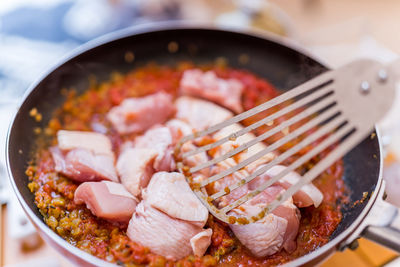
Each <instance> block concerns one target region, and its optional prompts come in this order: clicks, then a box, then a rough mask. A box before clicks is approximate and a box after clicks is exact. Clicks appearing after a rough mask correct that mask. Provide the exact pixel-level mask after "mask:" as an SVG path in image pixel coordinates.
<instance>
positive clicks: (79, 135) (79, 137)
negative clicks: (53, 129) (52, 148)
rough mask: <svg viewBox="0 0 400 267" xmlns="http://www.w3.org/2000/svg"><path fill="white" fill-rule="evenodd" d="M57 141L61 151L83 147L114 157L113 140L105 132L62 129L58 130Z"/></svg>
mask: <svg viewBox="0 0 400 267" xmlns="http://www.w3.org/2000/svg"><path fill="white" fill-rule="evenodd" d="M57 141H58V147H59V148H60V149H61V151H69V150H72V149H75V148H83V149H86V150H89V151H91V152H93V153H95V154H97V155H98V154H103V155H108V156H110V157H114V153H113V151H112V145H111V141H110V139H108V137H107V136H105V135H104V134H100V133H95V132H83V131H65V130H60V131H58V132H57Z"/></svg>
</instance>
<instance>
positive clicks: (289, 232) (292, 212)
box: [249, 185, 301, 253]
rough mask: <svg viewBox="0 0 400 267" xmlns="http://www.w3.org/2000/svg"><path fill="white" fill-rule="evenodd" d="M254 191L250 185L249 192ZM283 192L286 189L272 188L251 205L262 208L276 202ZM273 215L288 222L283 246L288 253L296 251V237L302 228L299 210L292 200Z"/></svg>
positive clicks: (257, 197)
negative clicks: (300, 227)
mask: <svg viewBox="0 0 400 267" xmlns="http://www.w3.org/2000/svg"><path fill="white" fill-rule="evenodd" d="M254 189H255V188H253V187H252V185H249V190H254ZM283 191H284V188H283V187H282V186H280V185H273V186H270V187H268V188H266V189H265V190H264V191H263V192H261V193H260V194H258V195H257V196H256V197H255V198H253V199H252V200H250V201H249V205H260V207H262V206H264V205H265V204H267V203H270V202H272V201H273V200H275V199H276V197H277V196H278V195H279V194H281V193H283ZM271 213H272V214H274V215H276V216H278V217H280V218H283V219H285V220H286V221H287V225H286V229H285V234H284V236H283V244H282V245H283V248H284V249H285V250H286V251H287V252H289V253H290V252H293V251H294V250H295V249H296V236H297V233H298V231H299V226H300V217H301V215H300V211H299V209H298V208H297V207H296V206H295V205H294V204H293V200H292V199H291V198H290V199H288V200H287V201H285V202H284V203H283V204H282V205H280V206H279V207H277V208H276V209H274V210H273V211H272V212H271Z"/></svg>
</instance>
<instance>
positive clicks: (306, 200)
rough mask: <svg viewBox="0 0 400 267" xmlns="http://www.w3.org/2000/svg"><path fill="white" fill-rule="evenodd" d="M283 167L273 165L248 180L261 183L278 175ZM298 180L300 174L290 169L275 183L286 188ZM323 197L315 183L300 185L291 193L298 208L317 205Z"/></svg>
mask: <svg viewBox="0 0 400 267" xmlns="http://www.w3.org/2000/svg"><path fill="white" fill-rule="evenodd" d="M262 167H263V165H261V166H260V167H259V168H262ZM285 169H286V167H285V166H282V165H275V166H273V167H272V168H270V169H269V170H267V171H266V172H265V173H264V174H262V175H260V176H259V177H257V178H255V179H254V180H253V181H252V182H250V184H261V183H263V182H264V181H268V180H269V179H271V177H273V176H276V175H278V174H279V173H281V172H282V171H284V170H285ZM300 180H301V176H300V175H299V174H298V173H297V172H294V171H291V172H289V173H288V174H287V175H285V176H284V177H282V179H280V180H279V181H278V183H277V184H280V185H281V186H282V187H284V188H285V189H288V188H289V187H291V186H292V185H294V184H296V183H297V182H299V181H300ZM323 197H324V196H323V194H322V193H321V191H319V189H318V188H317V187H316V186H315V185H313V184H312V183H309V184H307V185H304V186H303V187H301V188H300V190H299V191H297V192H296V193H295V194H294V195H293V202H294V204H295V205H296V206H297V207H299V208H302V207H308V206H311V205H314V206H315V207H318V206H319V205H320V204H321V202H322V200H323Z"/></svg>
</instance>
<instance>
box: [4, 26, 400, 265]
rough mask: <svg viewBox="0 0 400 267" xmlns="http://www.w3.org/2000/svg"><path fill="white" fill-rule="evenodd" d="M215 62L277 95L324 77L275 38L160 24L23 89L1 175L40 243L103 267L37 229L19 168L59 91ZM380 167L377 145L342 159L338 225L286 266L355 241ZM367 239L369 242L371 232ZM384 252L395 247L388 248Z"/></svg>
mask: <svg viewBox="0 0 400 267" xmlns="http://www.w3.org/2000/svg"><path fill="white" fill-rule="evenodd" d="M171 41H174V42H176V43H177V44H178V45H179V49H178V51H177V52H176V53H170V52H169V51H168V49H167V47H168V44H169V43H170V42H171ZM127 52H133V53H134V55H135V60H134V61H133V62H132V63H128V62H127V61H126V60H125V54H126V53H127ZM241 54H246V55H248V56H249V59H250V60H249V62H248V64H246V65H243V64H240V63H239V59H238V58H239V56H240V55H241ZM218 57H224V58H226V59H227V61H228V63H229V65H230V66H231V67H234V68H242V69H243V68H244V69H247V70H249V71H251V72H253V73H255V74H257V75H259V76H261V77H263V78H265V79H267V80H268V81H270V82H271V83H272V84H274V85H275V86H276V87H277V88H279V89H281V90H288V89H290V88H292V87H294V86H296V85H298V84H301V83H303V82H305V81H307V80H308V79H310V78H312V77H314V76H316V75H318V74H320V73H322V72H324V71H326V70H327V68H326V67H325V66H324V65H323V64H321V63H320V62H318V61H317V60H315V59H313V58H312V57H310V56H308V55H307V54H306V53H304V52H301V50H300V49H299V48H294V46H293V45H291V44H289V43H288V41H285V40H282V39H280V38H278V37H273V36H266V35H264V34H263V35H262V36H261V35H259V34H258V35H256V34H247V33H240V32H236V31H227V30H219V29H214V28H210V27H208V28H205V27H196V26H194V27H192V26H182V25H180V24H178V25H177V24H173V25H171V24H167V25H161V26H157V27H154V26H150V27H143V28H140V29H139V28H134V29H129V30H124V31H121V32H118V33H114V34H111V35H109V36H107V37H105V38H101V39H97V40H95V41H93V42H90V43H89V44H87V45H85V46H83V47H81V48H80V49H78V50H76V51H75V52H74V53H73V54H72V56H70V57H69V58H67V59H66V60H64V62H63V63H61V64H59V65H58V66H56V67H55V68H54V69H52V70H51V71H49V72H48V74H46V75H45V76H43V77H42V78H41V79H40V80H39V82H37V83H36V84H35V85H33V86H32V87H31V89H30V90H29V93H28V94H27V95H26V97H25V99H24V101H23V103H22V105H21V107H20V109H19V111H18V113H17V114H16V116H15V118H14V121H13V123H12V125H11V128H10V131H9V135H8V143H7V157H8V171H9V176H10V179H11V182H12V184H13V187H14V190H15V192H16V194H17V195H18V199H19V201H20V202H21V204H22V206H23V208H24V209H25V211H26V212H27V214H28V215H29V217H30V218H31V220H32V221H33V223H34V224H35V225H36V226H37V228H38V229H39V232H40V233H41V234H42V236H43V237H44V238H45V239H46V240H48V241H49V242H50V243H52V244H53V245H54V246H55V247H56V248H57V249H58V250H59V251H61V252H62V253H63V254H65V255H68V257H69V258H70V259H72V260H73V261H75V262H77V263H79V264H85V265H88V264H90V265H103V266H104V265H107V263H105V262H104V261H102V260H100V259H97V258H95V257H93V256H91V255H89V254H86V253H85V252H83V251H80V250H79V249H77V248H75V247H73V246H72V245H70V244H68V243H67V242H66V241H64V240H63V239H62V238H61V237H59V236H58V235H57V234H55V233H54V232H53V231H51V230H50V228H48V227H47V225H46V224H45V223H44V222H43V219H42V216H41V215H40V213H39V211H38V209H37V207H36V206H35V204H34V196H33V194H32V193H31V192H30V191H29V190H28V187H27V184H28V179H27V176H26V175H25V169H26V167H27V162H28V161H29V160H30V159H31V152H32V150H33V149H34V147H35V139H34V138H33V136H34V135H33V129H34V128H35V127H38V126H45V125H46V124H47V123H48V120H49V119H50V117H51V114H52V112H53V111H54V110H55V109H56V108H57V107H59V105H60V104H61V103H62V102H63V101H64V98H63V96H62V95H61V93H60V91H61V89H62V88H71V87H74V88H75V89H76V90H77V91H78V92H83V91H84V90H85V89H86V88H88V85H89V79H88V77H89V76H90V75H95V76H96V77H97V78H98V80H99V81H102V80H107V79H109V75H110V73H111V72H113V71H119V72H127V71H129V70H131V69H132V68H135V67H138V66H141V65H144V64H146V63H147V62H149V61H155V62H157V63H161V64H173V63H175V62H177V61H180V60H190V61H193V62H195V63H207V62H213V61H214V60H215V59H216V58H218ZM34 107H35V108H37V109H38V110H39V111H40V113H42V115H43V120H42V121H41V122H40V123H39V125H38V123H37V122H35V121H34V120H32V118H31V117H30V116H29V111H30V110H31V109H32V108H34ZM21 151H22V153H21ZM374 155H375V156H374ZM381 160H382V159H381V151H380V145H379V141H378V138H374V139H371V138H367V139H365V140H364V141H363V142H362V143H361V144H360V145H358V146H357V147H356V148H354V149H353V150H352V151H351V152H350V153H348V154H347V155H346V156H345V158H344V166H345V170H344V180H345V183H346V185H347V187H348V188H349V189H350V196H349V197H350V201H349V203H348V204H345V205H344V207H343V215H344V216H343V220H342V222H341V223H340V224H339V226H338V228H337V229H336V231H335V232H334V233H333V234H332V236H331V241H330V242H329V243H328V244H326V245H325V246H323V247H322V248H320V249H317V250H316V251H314V252H312V253H310V254H308V255H306V256H303V257H301V258H299V259H297V260H296V261H293V262H292V263H293V264H295V265H299V264H305V263H309V264H312V263H315V262H317V261H319V260H321V259H322V258H324V257H326V255H327V254H328V253H329V252H330V251H332V250H334V249H337V248H338V246H341V247H343V246H344V244H347V243H349V242H348V241H349V237H350V236H351V235H352V234H353V237H351V238H350V239H354V237H356V236H358V234H359V232H360V229H361V227H360V225H362V222H363V220H364V218H365V216H366V215H367V213H368V212H369V211H370V209H371V207H372V205H373V204H374V202H375V200H376V199H377V196H378V194H379V193H382V190H383V189H382V186H381V185H382V179H381V175H380V174H381ZM363 192H368V195H369V196H371V197H370V198H369V200H368V201H365V202H363V203H360V204H358V205H353V203H354V201H356V200H359V199H360V198H361V197H362V195H363ZM373 192H374V193H373ZM369 234H370V236H371V233H369ZM354 235H355V236H354ZM372 235H375V236H376V235H377V233H376V232H374V233H373V234H372ZM380 236H381V235H380ZM381 237H382V236H381ZM399 237H400V235H399ZM345 240H347V242H346V241H345ZM385 240H386V241H387V238H386V237H385V238H384V241H385ZM389 245H392V247H394V248H399V246H398V244H396V242H395V243H392V244H389ZM399 249H400V248H399Z"/></svg>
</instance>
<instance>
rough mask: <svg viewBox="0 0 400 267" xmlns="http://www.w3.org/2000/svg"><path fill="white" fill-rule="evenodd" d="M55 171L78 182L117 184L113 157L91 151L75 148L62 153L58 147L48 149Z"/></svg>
mask: <svg viewBox="0 0 400 267" xmlns="http://www.w3.org/2000/svg"><path fill="white" fill-rule="evenodd" d="M50 152H51V154H52V156H53V160H54V164H55V170H56V171H57V172H59V173H62V174H64V175H65V176H67V177H69V178H71V179H72V180H75V181H78V182H88V181H101V180H110V181H115V182H118V176H117V173H116V171H115V167H114V156H110V155H107V154H95V153H94V152H93V151H90V150H87V149H83V148H75V149H73V150H71V151H69V152H64V153H63V152H62V151H61V150H60V149H59V148H58V147H52V148H50Z"/></svg>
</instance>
